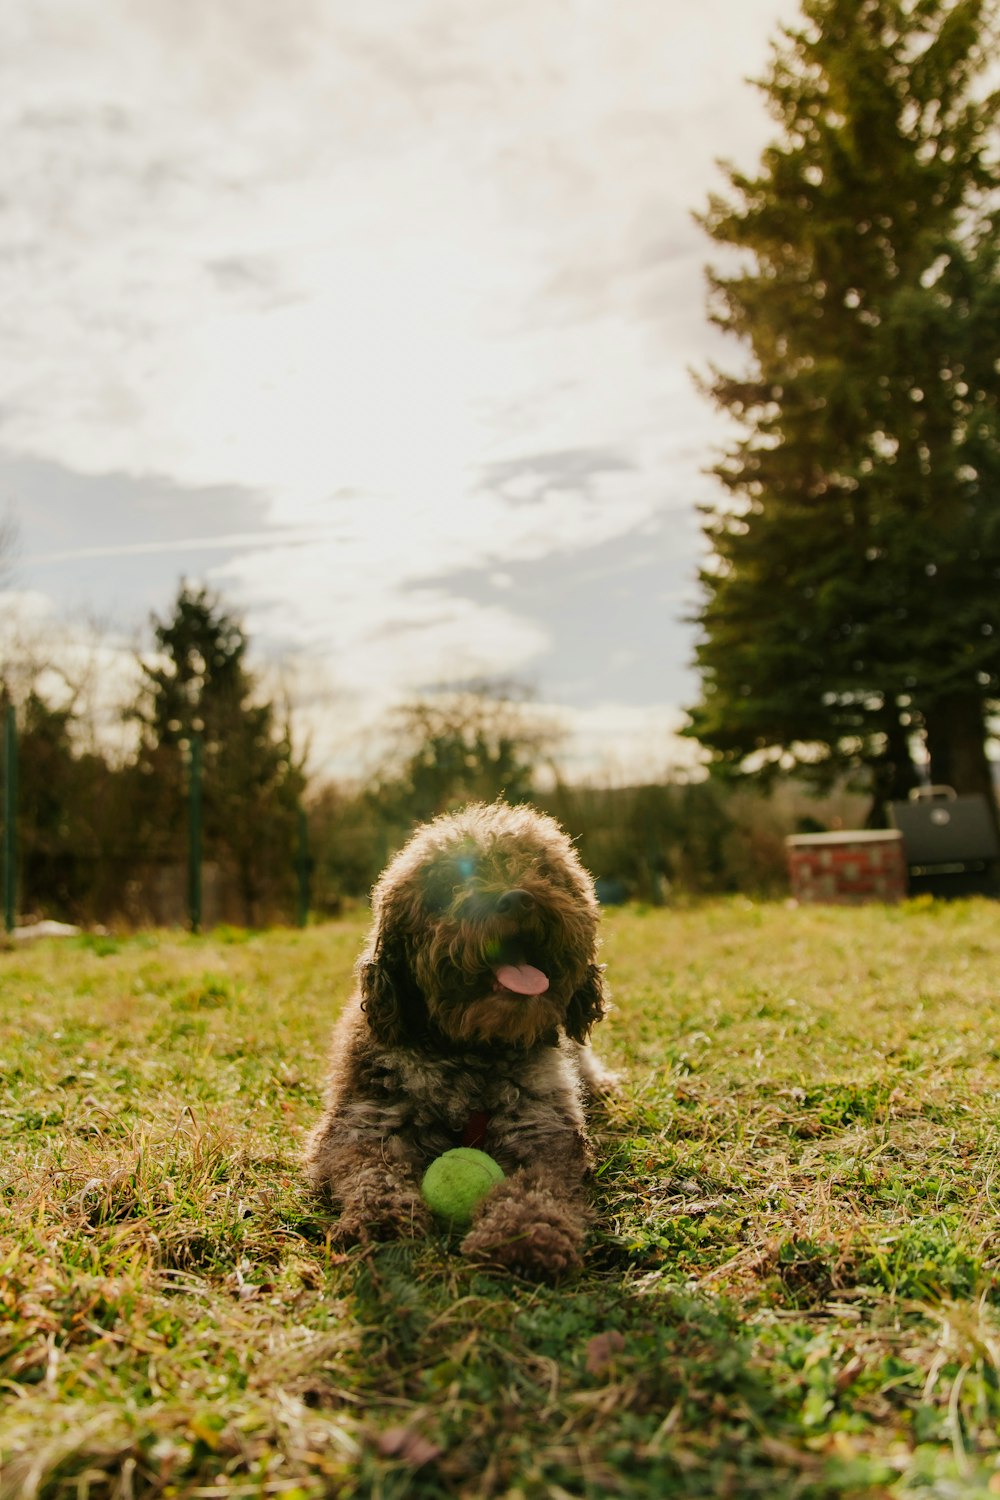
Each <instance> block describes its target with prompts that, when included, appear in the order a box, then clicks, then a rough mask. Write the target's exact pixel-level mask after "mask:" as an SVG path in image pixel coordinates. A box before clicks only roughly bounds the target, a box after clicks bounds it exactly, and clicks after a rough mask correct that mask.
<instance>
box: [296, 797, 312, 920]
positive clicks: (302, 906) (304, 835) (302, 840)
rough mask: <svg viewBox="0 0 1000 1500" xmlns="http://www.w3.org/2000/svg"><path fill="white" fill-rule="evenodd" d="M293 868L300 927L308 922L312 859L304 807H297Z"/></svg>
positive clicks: (297, 916)
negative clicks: (296, 842)
mask: <svg viewBox="0 0 1000 1500" xmlns="http://www.w3.org/2000/svg"><path fill="white" fill-rule="evenodd" d="M295 870H296V873H297V875H298V877H299V899H298V904H297V907H296V914H295V915H296V920H297V922H298V925H299V926H300V927H306V926H307V925H308V923H309V876H310V873H311V871H312V860H311V859H310V858H309V822H308V819H307V818H306V810H305V808H304V807H300V808H299V847H298V852H297V853H296V856H295Z"/></svg>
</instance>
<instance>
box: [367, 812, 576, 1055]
mask: <svg viewBox="0 0 1000 1500" xmlns="http://www.w3.org/2000/svg"><path fill="white" fill-rule="evenodd" d="M373 909H374V924H373V928H372V934H371V941H370V943H369V946H368V950H367V952H366V954H365V956H364V958H363V959H362V963H361V994H362V1004H363V1007H364V1010H365V1013H366V1015H367V1017H368V1024H369V1026H370V1027H371V1029H372V1031H373V1032H374V1034H375V1035H376V1036H377V1037H378V1038H379V1040H380V1041H382V1042H384V1043H387V1044H389V1045H406V1044H408V1043H410V1044H412V1043H415V1042H419V1041H421V1040H426V1039H428V1038H429V1037H431V1036H433V1035H434V1034H437V1035H438V1036H444V1037H446V1038H448V1039H449V1040H450V1041H452V1042H455V1043H459V1044H460V1043H462V1042H469V1043H473V1044H483V1043H491V1042H497V1043H499V1042H505V1043H509V1044H513V1045H515V1046H528V1045H530V1044H531V1043H532V1042H535V1041H537V1040H539V1039H540V1038H542V1037H544V1036H546V1035H551V1034H554V1033H555V1032H556V1031H557V1030H558V1028H560V1027H561V1028H562V1029H563V1030H565V1031H566V1033H567V1034H568V1035H569V1036H571V1037H573V1038H575V1039H576V1040H577V1041H583V1040H584V1039H585V1037H586V1035H587V1033H588V1032H589V1030H590V1028H591V1026H592V1025H593V1024H594V1022H595V1021H598V1020H600V1018H601V1016H602V1015H603V1014H604V995H603V989H602V982H601V969H600V967H599V966H598V964H597V963H596V961H595V957H596V944H597V920H598V905H597V900H596V898H595V896H594V886H593V881H592V880H591V878H590V876H589V875H588V874H587V872H586V870H585V869H584V868H583V866H582V864H581V863H580V860H579V859H578V857H577V854H576V851H575V850H574V848H573V846H572V844H571V843H570V841H569V839H568V838H567V836H566V834H565V833H564V832H563V831H562V829H561V828H560V827H559V825H558V823H556V822H554V821H553V819H552V818H549V817H546V816H545V815H544V814H541V813H538V812H535V811H534V810H533V809H531V808H527V807H508V806H506V805H505V804H504V803H499V802H497V803H492V804H490V805H488V806H487V805H485V804H478V805H476V806H473V807H470V808H467V809H466V810H465V811H464V812H461V813H457V814H455V815H453V816H446V817H441V818H437V819H435V821H434V822H433V823H428V824H426V825H425V826H424V827H422V828H419V829H418V830H417V832H416V833H415V834H414V836H413V838H412V839H411V840H410V842H409V843H408V844H407V845H406V846H405V848H404V849H402V850H401V851H400V853H399V854H398V855H397V856H396V858H395V859H394V860H393V861H392V863H391V864H390V865H389V866H388V868H387V869H386V870H385V872H384V874H383V875H382V877H381V879H380V880H379V882H378V884H377V886H376V887H375V892H374V896H373Z"/></svg>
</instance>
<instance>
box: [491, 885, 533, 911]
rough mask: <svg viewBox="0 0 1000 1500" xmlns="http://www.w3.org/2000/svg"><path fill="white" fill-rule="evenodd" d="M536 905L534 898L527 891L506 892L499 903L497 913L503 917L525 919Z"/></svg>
mask: <svg viewBox="0 0 1000 1500" xmlns="http://www.w3.org/2000/svg"><path fill="white" fill-rule="evenodd" d="M534 904H535V898H534V896H529V894H528V892H527V891H522V890H513V891H504V893H503V895H502V896H501V897H500V899H499V901H498V902H497V911H498V912H499V913H500V915H501V916H502V917H523V916H524V915H525V913H526V912H529V911H530V910H531V908H532V907H533V906H534Z"/></svg>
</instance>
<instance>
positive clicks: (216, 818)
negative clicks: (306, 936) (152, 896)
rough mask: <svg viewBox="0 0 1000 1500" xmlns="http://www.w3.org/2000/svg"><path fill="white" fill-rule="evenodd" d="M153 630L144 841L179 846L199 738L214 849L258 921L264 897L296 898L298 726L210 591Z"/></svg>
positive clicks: (184, 593)
mask: <svg viewBox="0 0 1000 1500" xmlns="http://www.w3.org/2000/svg"><path fill="white" fill-rule="evenodd" d="M153 626H154V634H155V640H156V647H157V655H156V657H155V659H154V660H153V661H142V662H141V663H140V665H141V668H142V673H143V678H144V683H143V690H142V694H141V698H140V703H139V705H138V708H137V715H138V717H139V718H140V720H141V721H142V724H143V734H142V746H141V749H140V755H139V763H138V765H139V770H140V772H141V771H143V770H145V771H146V772H148V773H152V774H148V775H147V776H146V777H145V778H144V779H145V781H146V783H147V792H146V796H145V798H144V800H143V807H142V809H141V811H142V812H143V814H144V821H145V825H146V838H145V842H146V844H147V845H148V847H150V848H151V849H153V850H155V851H156V852H157V853H159V854H161V857H162V855H163V854H165V853H168V852H169V853H175V852H176V831H177V830H179V829H181V830H182V829H183V828H184V826H185V820H184V815H183V801H184V797H185V795H186V791H185V779H186V778H185V771H184V767H183V763H182V758H181V754H180V752H181V751H182V750H183V748H184V747H185V746H186V745H187V743H188V742H189V741H190V739H191V736H192V735H193V734H195V733H197V734H200V735H201V737H202V744H203V766H204V776H203V783H202V797H203V807H204V817H205V841H206V850H207V853H208V855H209V857H210V858H215V859H217V860H219V862H220V863H221V864H223V865H224V866H225V867H226V868H227V869H228V870H229V873H230V874H231V876H232V877H233V879H234V880H235V882H236V884H237V888H238V890H239V894H240V898H241V902H242V905H243V911H244V916H245V920H246V921H247V922H248V923H252V922H254V921H257V920H258V919H259V911H260V908H261V903H262V902H263V901H264V900H265V898H267V899H268V901H269V902H270V903H271V904H273V902H274V900H275V899H281V898H282V897H283V896H284V899H285V900H286V901H289V900H290V892H291V886H292V879H293V862H294V851H295V840H296V837H297V829H298V803H299V799H300V798H301V795H302V792H303V789H304V786H305V778H304V775H303V772H302V767H301V764H300V763H299V762H298V761H297V760H296V758H295V755H294V753H293V748H292V743H291V735H290V730H289V727H288V724H287V722H285V723H284V724H282V723H281V722H279V719H278V715H277V712H276V709H275V706H274V705H273V704H272V703H270V702H268V701H265V700H263V699H262V698H261V696H260V691H259V686H258V683H257V680H256V678H255V677H254V676H253V674H252V673H251V672H250V671H249V670H248V668H247V665H246V660H245V658H246V652H247V645H248V642H247V637H246V633H245V632H244V630H243V627H242V625H241V624H240V623H239V622H238V621H237V620H235V619H233V617H232V616H231V615H229V614H228V613H227V611H226V610H225V609H224V608H223V606H222V604H221V602H220V601H219V600H218V599H217V598H215V597H214V596H213V595H212V594H210V593H209V592H208V591H207V590H205V589H193V588H190V587H189V586H188V585H182V587H181V589H180V591H179V593H178V596H177V599H176V601H175V603H174V608H173V614H172V615H171V617H170V618H169V619H167V620H157V619H155V618H154V620H153ZM286 718H287V716H286ZM157 835H159V838H158V837H157ZM140 838H141V834H140ZM164 838H165V839H166V841H167V843H166V848H164V847H163V846H162V840H163V839H164Z"/></svg>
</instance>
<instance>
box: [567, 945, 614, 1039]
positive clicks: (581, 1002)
mask: <svg viewBox="0 0 1000 1500" xmlns="http://www.w3.org/2000/svg"><path fill="white" fill-rule="evenodd" d="M606 1009H607V1006H606V1003H605V997H604V965H603V964H588V965H587V972H586V973H585V975H584V977H583V983H582V984H581V985H580V987H579V989H577V990H576V991H574V993H573V996H572V998H571V1000H570V1002H569V1005H568V1007H567V1009H566V1019H565V1021H564V1022H563V1025H564V1027H565V1030H566V1035H567V1036H570V1037H572V1038H573V1040H574V1042H585V1041H586V1040H587V1037H588V1035H589V1034H590V1028H591V1027H592V1026H594V1025H596V1024H597V1022H598V1021H599V1020H600V1019H601V1017H602V1016H603V1015H604V1013H605V1011H606Z"/></svg>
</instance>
